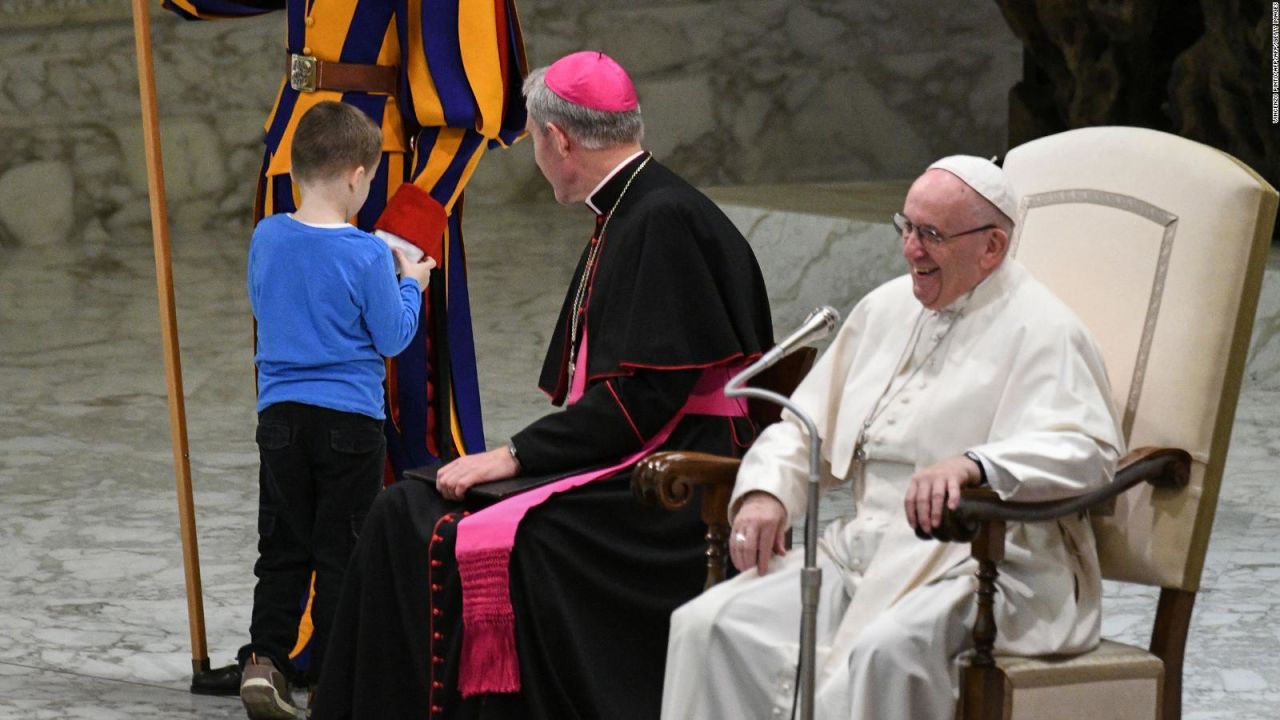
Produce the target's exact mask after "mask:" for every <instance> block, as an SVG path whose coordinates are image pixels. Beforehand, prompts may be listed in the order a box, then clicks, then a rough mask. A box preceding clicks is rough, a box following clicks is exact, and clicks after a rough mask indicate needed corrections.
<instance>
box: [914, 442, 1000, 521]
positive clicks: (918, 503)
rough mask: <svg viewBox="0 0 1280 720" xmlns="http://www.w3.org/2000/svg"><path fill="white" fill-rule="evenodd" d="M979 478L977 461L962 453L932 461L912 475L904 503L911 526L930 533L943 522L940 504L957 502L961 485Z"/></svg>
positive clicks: (950, 505)
mask: <svg viewBox="0 0 1280 720" xmlns="http://www.w3.org/2000/svg"><path fill="white" fill-rule="evenodd" d="M981 480H982V472H981V470H980V469H979V468H978V464H977V463H976V462H974V461H973V460H970V459H969V458H967V457H964V456H963V455H960V456H957V457H953V458H948V459H946V460H943V461H942V462H939V463H934V464H933V465H930V466H929V467H927V468H924V469H923V470H920V471H919V472H917V473H916V474H915V475H912V476H911V482H910V484H908V485H907V496H906V499H905V500H904V501H903V505H904V506H905V509H906V511H907V523H908V524H910V525H911V527H913V528H916V529H918V530H923V531H924V532H926V533H931V532H933V530H934V529H935V528H937V527H938V526H939V525H941V524H942V510H943V507H944V506H945V507H948V508H951V509H952V510H955V509H956V508H957V507H959V505H960V488H962V487H972V486H976V485H977V484H978V483H979V482H980V481H981Z"/></svg>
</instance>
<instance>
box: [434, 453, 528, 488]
mask: <svg viewBox="0 0 1280 720" xmlns="http://www.w3.org/2000/svg"><path fill="white" fill-rule="evenodd" d="M519 472H520V467H519V466H518V465H516V460H515V458H513V457H511V452H510V451H509V450H507V449H506V448H505V447H500V448H497V449H495V450H489V451H487V452H482V453H476V454H474V455H464V456H463V457H460V458H458V459H457V460H454V461H453V462H451V463H448V464H447V465H445V466H443V467H441V468H440V469H439V470H437V471H436V490H439V491H440V494H441V495H443V496H444V497H445V499H447V500H461V499H462V496H464V495H466V494H467V490H468V489H470V488H471V486H472V485H478V484H480V483H485V482H490V481H492V480H504V479H506V478H509V477H515V476H516V474H517V473H519Z"/></svg>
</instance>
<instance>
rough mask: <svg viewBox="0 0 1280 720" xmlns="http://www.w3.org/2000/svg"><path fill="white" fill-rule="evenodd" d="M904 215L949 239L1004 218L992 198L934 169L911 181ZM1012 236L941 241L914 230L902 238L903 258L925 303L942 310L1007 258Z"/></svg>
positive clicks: (998, 233) (988, 233)
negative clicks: (928, 237) (929, 238)
mask: <svg viewBox="0 0 1280 720" xmlns="http://www.w3.org/2000/svg"><path fill="white" fill-rule="evenodd" d="M902 213H903V214H904V215H906V216H907V218H908V219H909V220H910V221H911V222H912V224H914V225H917V226H921V227H933V228H936V229H937V230H938V232H939V233H941V234H942V235H943V236H944V237H949V236H951V235H952V234H954V233H961V232H964V231H966V230H969V229H970V228H975V227H981V226H983V225H987V224H989V223H991V222H992V220H993V218H998V217H1000V215H999V212H998V211H997V210H996V209H995V208H994V206H991V205H990V203H988V202H987V201H986V200H984V199H983V198H982V197H981V196H979V195H978V194H977V193H976V192H974V191H973V189H972V188H970V187H969V186H968V185H966V184H964V182H963V181H961V180H960V178H958V177H956V176H955V175H952V174H951V173H949V172H947V171H945V170H937V169H935V170H929V171H928V172H926V173H925V174H924V175H921V176H920V177H919V179H917V180H916V181H915V183H913V184H912V185H911V190H909V191H908V192H907V199H906V202H905V203H904V204H903V208H902ZM1008 239H1009V236H1008V234H1007V233H1005V231H1004V230H1001V229H999V228H996V229H992V230H984V231H982V232H976V233H971V234H967V235H961V236H959V237H955V238H952V239H949V240H947V241H945V242H943V243H942V244H940V245H935V244H933V243H930V242H928V241H926V240H922V239H921V237H920V234H919V233H917V232H911V233H910V234H908V235H907V236H906V237H904V238H902V256H903V257H904V258H906V260H907V264H908V265H909V266H910V269H911V288H912V291H913V292H914V293H915V296H916V299H917V300H919V301H920V304H921V305H924V306H925V307H927V308H929V309H930V310H941V309H942V308H945V307H947V306H948V305H950V304H951V303H953V302H955V300H956V299H957V298H959V297H960V296H961V295H964V294H965V293H967V292H969V291H970V290H972V289H973V288H975V287H977V286H978V283H980V282H982V280H983V279H985V278H986V277H987V276H988V275H990V274H991V273H992V272H994V271H995V269H996V268H997V267H999V266H1000V263H1001V261H1003V260H1004V251H1005V249H1006V247H1007V246H1008Z"/></svg>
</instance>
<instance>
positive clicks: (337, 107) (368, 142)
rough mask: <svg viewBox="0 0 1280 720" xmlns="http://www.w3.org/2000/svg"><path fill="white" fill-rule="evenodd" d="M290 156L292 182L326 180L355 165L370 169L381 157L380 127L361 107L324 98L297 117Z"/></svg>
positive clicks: (373, 168) (371, 169)
mask: <svg viewBox="0 0 1280 720" xmlns="http://www.w3.org/2000/svg"><path fill="white" fill-rule="evenodd" d="M290 156H291V158H292V164H293V169H292V170H291V171H290V172H291V174H292V175H293V179H294V181H295V182H304V183H310V182H316V181H324V180H328V179H330V178H333V177H335V176H337V175H338V174H340V173H343V172H346V171H347V170H350V169H352V168H354V167H356V166H360V167H362V168H364V169H365V170H366V171H368V172H373V171H374V170H375V169H376V168H377V167H378V162H379V160H380V159H381V157H382V130H381V129H380V128H379V127H378V126H377V125H375V124H374V122H373V120H372V119H370V118H369V116H368V115H366V114H364V112H363V111H361V110H359V109H357V108H355V107H353V106H351V105H347V104H344V103H340V102H334V101H332V100H325V101H324V102H321V103H318V104H316V105H315V106H314V107H312V108H311V109H310V110H308V111H307V112H306V114H304V115H303V116H302V119H301V120H299V121H298V127H297V129H296V130H294V132H293V147H292V149H291V150H290Z"/></svg>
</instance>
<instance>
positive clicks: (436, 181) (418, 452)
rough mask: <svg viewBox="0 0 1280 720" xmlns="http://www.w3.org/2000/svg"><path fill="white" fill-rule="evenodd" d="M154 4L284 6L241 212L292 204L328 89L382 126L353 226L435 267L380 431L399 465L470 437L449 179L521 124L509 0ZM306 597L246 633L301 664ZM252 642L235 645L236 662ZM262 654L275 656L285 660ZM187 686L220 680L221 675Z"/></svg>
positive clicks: (397, 361)
mask: <svg viewBox="0 0 1280 720" xmlns="http://www.w3.org/2000/svg"><path fill="white" fill-rule="evenodd" d="M163 5H164V7H165V8H166V9H168V10H171V11H173V12H176V13H177V14H178V15H180V16H182V17H184V18H186V19H190V20H209V19H223V18H236V17H246V16H252V15H261V14H263V13H267V12H271V11H274V10H284V11H285V14H286V48H285V52H284V53H282V54H281V57H280V63H281V66H282V69H283V70H284V80H283V81H282V83H281V87H280V90H279V93H278V95H277V99H276V104H275V107H274V108H273V109H272V111H271V114H270V116H269V117H268V118H267V122H266V127H265V130H266V136H265V145H266V148H265V153H264V156H263V162H262V171H261V175H260V177H259V180H258V189H257V197H256V202H255V204H254V222H255V224H256V222H257V221H258V220H261V219H262V218H263V217H265V216H267V215H271V214H274V213H279V212H292V211H293V210H295V209H296V205H297V202H298V196H297V192H296V189H295V188H294V187H293V184H292V182H291V180H290V176H289V171H290V167H291V163H290V148H291V141H292V138H293V133H294V129H295V128H296V127H297V124H298V121H299V120H300V119H301V118H302V116H303V115H304V114H305V113H306V112H307V110H309V109H310V108H311V107H312V106H313V105H315V104H317V103H319V102H322V101H325V100H336V101H341V102H344V103H347V104H350V105H354V106H355V107H357V108H359V109H361V110H363V111H364V112H365V113H366V114H368V115H369V116H370V117H371V118H373V120H374V121H375V122H376V123H378V124H380V125H381V127H382V138H383V140H382V143H383V144H382V150H383V154H382V161H381V163H380V164H379V165H378V168H377V171H376V174H375V178H374V181H373V185H372V187H371V189H370V191H369V198H368V200H367V201H366V202H365V204H364V207H363V208H362V209H361V210H360V212H359V213H358V214H357V216H356V218H355V224H356V225H357V226H359V227H360V228H361V229H364V230H369V231H372V230H374V229H380V230H385V231H387V232H390V233H392V234H394V235H396V236H399V237H400V238H402V239H404V240H407V241H408V242H410V243H412V244H413V245H416V246H417V247H418V248H420V249H422V250H423V251H424V252H425V253H426V254H427V255H429V256H431V257H432V258H434V259H435V260H436V262H437V264H438V269H437V270H435V271H433V273H432V274H433V275H434V276H435V277H433V279H432V282H431V284H430V286H429V289H428V291H427V293H425V294H424V297H423V303H424V305H423V308H422V312H421V314H420V317H421V318H422V321H421V322H420V324H419V327H418V332H417V335H416V336H415V337H414V339H413V341H412V342H411V343H410V344H409V347H408V348H407V349H406V350H405V351H404V352H403V353H401V354H400V355H399V356H398V357H396V358H393V359H391V360H389V361H388V367H387V418H388V422H386V423H385V431H386V435H387V457H388V459H389V461H390V465H391V470H392V472H393V474H394V476H395V477H398V476H399V473H400V472H401V471H402V470H404V469H405V468H411V467H419V466H422V465H426V464H429V463H430V462H432V461H433V460H435V459H443V460H448V459H450V458H453V457H456V456H457V455H459V454H465V453H468V452H475V451H478V450H483V449H484V434H483V429H482V426H481V415H480V396H479V388H478V382H477V378H476V368H475V351H474V344H473V341H472V331H471V312H470V306H469V301H468V295H467V284H466V256H465V253H464V250H463V243H462V227H461V223H462V206H463V202H462V194H463V193H462V191H463V188H464V187H465V186H466V184H467V181H468V180H469V179H470V177H471V174H472V172H473V171H474V170H475V168H476V165H477V164H478V162H479V160H480V157H481V155H483V154H484V152H485V150H486V149H488V148H490V147H495V146H499V147H505V146H507V145H509V144H510V143H511V142H513V141H514V140H515V139H516V138H518V137H519V136H520V135H521V134H522V133H523V131H524V124H525V111H524V102H523V99H522V97H521V94H520V93H521V83H522V81H523V78H524V75H525V73H526V70H527V66H526V60H525V55H524V45H523V40H522V38H521V33H520V25H519V20H518V18H517V16H516V8H515V5H514V0H164V2H163ZM261 492H262V495H263V500H262V502H263V503H264V507H263V508H262V510H261V512H260V518H259V525H260V530H261V529H262V527H261V526H263V517H264V516H265V517H270V516H271V512H272V511H271V508H270V507H269V506H268V505H269V503H270V502H271V500H270V495H271V493H269V492H268V489H267V488H265V487H263V488H262V489H261ZM266 524H267V525H270V524H271V523H269V522H268V523H266ZM260 542H269V539H268V538H265V537H264V538H263V539H261V540H260ZM258 570H261V568H255V572H257V571H258ZM258 575H259V583H258V589H256V590H255V593H262V592H268V590H266V589H265V586H267V585H271V584H272V583H276V584H277V585H272V586H271V587H272V588H274V589H275V590H278V589H279V584H281V583H288V584H289V585H290V587H292V586H293V585H299V583H298V582H297V581H296V577H294V576H295V575H296V573H292V574H291V573H282V572H275V571H271V572H258ZM272 592H273V594H277V595H278V594H279V593H278V592H274V591H272ZM289 594H291V593H285V595H286V596H288V595H289ZM306 594H307V587H306V585H305V583H302V584H301V586H300V587H298V588H297V595H298V596H299V598H300V600H301V602H300V603H299V606H298V607H297V608H293V609H290V608H276V609H275V612H274V613H273V614H272V616H271V617H270V618H265V617H264V618H256V617H255V621H254V623H253V624H252V626H251V629H250V634H251V636H253V639H254V643H255V644H257V645H260V644H262V643H263V642H265V643H266V644H267V645H268V646H270V647H273V648H276V647H282V648H285V649H287V648H289V647H292V648H293V649H292V651H290V652H289V653H288V655H289V657H290V658H292V660H293V664H294V665H295V666H296V667H297V668H299V669H301V668H302V667H305V665H306V664H307V653H306V646H307V642H308V640H309V638H310V634H311V633H310V618H309V617H308V616H305V615H304V613H303V604H304V603H305V601H306ZM286 611H287V612H286ZM281 617H288V618H290V619H289V620H281V619H280V618H281ZM299 622H300V623H301V624H300V625H299ZM295 638H296V641H295ZM251 647H252V646H246V648H243V649H242V650H241V657H240V662H241V664H243V663H244V662H245V657H244V656H245V654H246V652H247V649H248V648H251ZM271 654H273V655H282V654H283V650H281V651H280V652H273V653H271ZM275 660H276V663H277V665H281V666H282V667H283V666H286V663H285V662H284V661H285V658H283V657H276V658H275ZM198 691H199V692H213V693H222V692H234V690H233V689H232V688H230V687H227V688H221V687H219V688H217V689H214V688H205V689H201V690H198Z"/></svg>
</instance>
